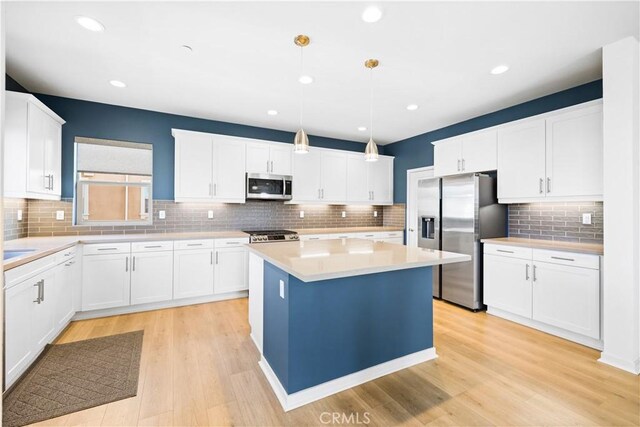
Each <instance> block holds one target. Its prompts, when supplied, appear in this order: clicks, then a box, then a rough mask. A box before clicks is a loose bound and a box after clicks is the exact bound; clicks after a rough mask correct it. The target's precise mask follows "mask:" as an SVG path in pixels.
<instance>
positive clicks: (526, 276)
mask: <svg viewBox="0 0 640 427" xmlns="http://www.w3.org/2000/svg"><path fill="white" fill-rule="evenodd" d="M525 279H526V280H529V264H527V270H526V273H525Z"/></svg>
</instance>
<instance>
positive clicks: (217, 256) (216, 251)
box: [216, 251, 218, 265]
mask: <svg viewBox="0 0 640 427" xmlns="http://www.w3.org/2000/svg"><path fill="white" fill-rule="evenodd" d="M217 264H218V251H216V265H217Z"/></svg>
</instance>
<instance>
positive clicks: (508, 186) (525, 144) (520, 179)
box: [498, 119, 545, 199]
mask: <svg viewBox="0 0 640 427" xmlns="http://www.w3.org/2000/svg"><path fill="white" fill-rule="evenodd" d="M544 179H545V121H544V119H540V120H531V121H525V122H522V123H518V124H516V125H513V126H509V127H505V128H504V129H500V130H499V131H498V198H499V199H509V198H538V197H544V184H545V183H544Z"/></svg>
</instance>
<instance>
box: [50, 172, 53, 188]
mask: <svg viewBox="0 0 640 427" xmlns="http://www.w3.org/2000/svg"><path fill="white" fill-rule="evenodd" d="M49 176H50V177H51V178H49V179H50V180H51V184H50V185H51V187H50V188H49V190H53V174H51V175H49Z"/></svg>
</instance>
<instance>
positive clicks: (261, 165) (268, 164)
mask: <svg viewBox="0 0 640 427" xmlns="http://www.w3.org/2000/svg"><path fill="white" fill-rule="evenodd" d="M292 155H293V146H292V145H291V144H284V143H282V144H279V143H270V142H248V143H247V167H246V170H247V173H270V174H275V175H291V156H292Z"/></svg>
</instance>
